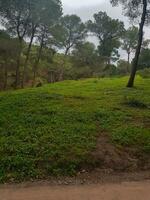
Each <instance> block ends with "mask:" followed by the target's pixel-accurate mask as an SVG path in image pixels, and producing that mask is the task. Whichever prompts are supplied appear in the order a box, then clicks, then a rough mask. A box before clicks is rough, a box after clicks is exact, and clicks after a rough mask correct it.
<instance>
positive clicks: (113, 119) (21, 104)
mask: <svg viewBox="0 0 150 200" xmlns="http://www.w3.org/2000/svg"><path fill="white" fill-rule="evenodd" d="M126 82H127V78H113V79H99V80H98V79H88V80H81V81H64V82H62V83H56V84H52V85H46V86H44V87H41V88H35V89H25V90H18V91H15V92H5V93H1V94H0V181H5V180H9V179H15V180H23V179H24V178H38V177H45V176H47V175H51V174H53V175H58V174H73V173H74V172H75V171H76V170H77V169H78V167H79V166H80V164H81V163H84V162H87V160H88V153H89V152H90V151H92V150H93V149H94V147H95V144H96V137H97V136H98V134H99V133H100V132H101V131H102V130H105V131H107V132H108V133H110V136H111V139H112V142H114V143H116V144H117V145H123V146H124V145H125V146H132V147H137V146H138V148H139V149H140V150H141V151H146V152H150V129H149V117H150V110H149V109H148V108H143V107H142V106H140V105H141V102H142V103H144V104H146V105H147V106H149V105H150V79H142V78H140V77H137V80H136V86H137V87H136V88H134V89H127V88H125V84H126ZM126 98H128V99H129V103H131V106H129V105H125V104H124V101H125V99H126ZM135 99H136V100H138V103H139V102H140V104H138V105H137V104H136V103H135V102H134V101H135ZM126 102H127V100H126ZM132 103H133V104H132ZM139 107H140V108H139Z"/></svg>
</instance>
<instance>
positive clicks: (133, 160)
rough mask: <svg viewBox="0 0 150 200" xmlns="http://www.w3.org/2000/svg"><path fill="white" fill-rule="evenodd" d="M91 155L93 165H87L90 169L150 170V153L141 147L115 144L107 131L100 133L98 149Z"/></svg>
mask: <svg viewBox="0 0 150 200" xmlns="http://www.w3.org/2000/svg"><path fill="white" fill-rule="evenodd" d="M90 156H91V160H92V163H93V166H88V164H86V165H85V168H87V167H88V168H89V170H90V167H91V170H92V169H93V168H94V169H95V168H99V169H107V170H110V171H119V172H125V171H126V172H134V171H138V170H150V155H148V154H144V153H143V152H141V150H140V149H139V148H135V147H134V148H129V147H121V146H118V147H117V146H115V145H114V144H112V142H111V141H110V138H109V136H108V134H107V133H101V134H100V136H99V137H98V139H97V146H96V149H95V150H94V152H92V153H91V154H90ZM90 163H91V162H90ZM90 165H91V164H90Z"/></svg>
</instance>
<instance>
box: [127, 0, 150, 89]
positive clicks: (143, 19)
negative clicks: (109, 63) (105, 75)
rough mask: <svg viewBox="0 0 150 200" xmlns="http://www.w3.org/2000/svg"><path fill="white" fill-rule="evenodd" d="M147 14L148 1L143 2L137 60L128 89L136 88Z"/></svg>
mask: <svg viewBox="0 0 150 200" xmlns="http://www.w3.org/2000/svg"><path fill="white" fill-rule="evenodd" d="M146 14H147V0H143V13H142V17H141V23H140V27H139V39H138V45H137V48H136V53H135V58H134V60H133V65H132V70H131V75H130V78H129V82H128V84H127V87H129V88H131V87H133V86H134V79H135V75H136V71H137V66H138V61H139V56H140V52H141V46H142V42H143V28H144V24H145V20H146Z"/></svg>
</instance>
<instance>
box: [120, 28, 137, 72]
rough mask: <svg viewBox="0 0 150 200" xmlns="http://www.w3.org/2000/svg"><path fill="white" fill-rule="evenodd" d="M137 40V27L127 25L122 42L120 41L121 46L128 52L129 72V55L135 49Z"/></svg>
mask: <svg viewBox="0 0 150 200" xmlns="http://www.w3.org/2000/svg"><path fill="white" fill-rule="evenodd" d="M137 41H138V28H137V27H135V26H132V27H129V28H128V29H127V30H126V31H125V34H124V35H123V42H122V48H123V50H125V51H126V52H127V54H128V67H127V72H130V70H129V66H130V56H131V53H133V52H134V51H135V50H136V47H137Z"/></svg>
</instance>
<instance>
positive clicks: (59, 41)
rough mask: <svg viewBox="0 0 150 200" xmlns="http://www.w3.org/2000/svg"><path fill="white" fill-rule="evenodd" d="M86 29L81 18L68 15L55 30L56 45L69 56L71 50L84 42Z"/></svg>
mask: <svg viewBox="0 0 150 200" xmlns="http://www.w3.org/2000/svg"><path fill="white" fill-rule="evenodd" d="M86 32H87V31H86V28H85V25H84V24H83V23H82V21H81V19H80V17H78V16H77V15H66V16H64V17H62V19H61V20H60V23H59V24H58V25H57V26H56V27H55V28H54V29H53V35H54V38H55V39H54V41H53V43H54V45H55V46H57V47H58V48H61V49H64V50H65V55H68V53H69V51H70V49H71V48H73V47H74V46H75V45H76V44H77V43H79V42H81V41H83V40H84V38H85V36H86Z"/></svg>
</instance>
